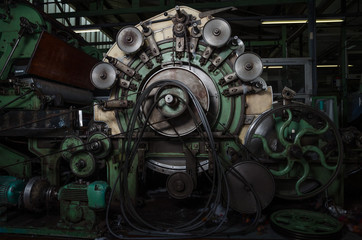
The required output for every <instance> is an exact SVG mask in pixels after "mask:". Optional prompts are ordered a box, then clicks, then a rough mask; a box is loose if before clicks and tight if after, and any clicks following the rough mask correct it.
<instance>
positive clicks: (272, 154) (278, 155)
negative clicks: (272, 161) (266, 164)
mask: <svg viewBox="0 0 362 240" xmlns="http://www.w3.org/2000/svg"><path fill="white" fill-rule="evenodd" d="M253 138H259V139H260V140H261V141H262V143H263V148H264V151H265V152H266V153H267V154H268V155H269V156H270V157H272V158H277V159H282V158H285V157H286V155H287V149H284V151H283V152H280V153H278V152H273V151H272V150H271V149H270V148H269V145H268V143H267V141H266V139H265V137H263V136H261V135H259V134H254V135H253Z"/></svg>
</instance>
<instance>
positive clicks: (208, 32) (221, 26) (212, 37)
mask: <svg viewBox="0 0 362 240" xmlns="http://www.w3.org/2000/svg"><path fill="white" fill-rule="evenodd" d="M230 36H231V27H230V25H229V23H228V22H227V21H225V20H224V19H221V18H214V19H211V20H209V21H208V22H207V23H206V24H205V26H204V29H203V31H202V37H203V38H204V40H205V42H206V43H207V44H209V45H210V46H212V47H222V46H224V45H225V44H226V43H227V42H228V41H229V39H230Z"/></svg>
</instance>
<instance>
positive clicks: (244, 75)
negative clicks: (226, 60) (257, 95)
mask: <svg viewBox="0 0 362 240" xmlns="http://www.w3.org/2000/svg"><path fill="white" fill-rule="evenodd" d="M234 71H235V72H236V75H237V76H238V77H239V78H240V79H241V80H243V81H246V82H249V81H252V80H254V79H256V78H257V77H259V76H260V75H261V74H262V72H263V63H262V61H261V58H260V57H259V56H258V55H256V54H254V53H244V54H242V55H240V56H239V57H238V58H237V59H236V61H235V64H234Z"/></svg>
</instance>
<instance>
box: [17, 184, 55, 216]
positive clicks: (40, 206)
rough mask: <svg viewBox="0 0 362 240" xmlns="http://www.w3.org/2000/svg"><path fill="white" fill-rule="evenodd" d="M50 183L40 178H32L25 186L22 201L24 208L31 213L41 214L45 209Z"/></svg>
mask: <svg viewBox="0 0 362 240" xmlns="http://www.w3.org/2000/svg"><path fill="white" fill-rule="evenodd" d="M49 187H50V183H49V182H48V181H47V180H45V179H43V178H41V177H33V178H31V179H30V180H29V182H28V183H27V184H26V186H25V189H24V193H23V201H24V207H25V208H26V209H28V210H29V211H32V212H41V211H43V210H45V208H46V202H47V197H46V196H47V194H46V192H47V191H48V190H49Z"/></svg>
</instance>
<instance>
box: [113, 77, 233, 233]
mask: <svg viewBox="0 0 362 240" xmlns="http://www.w3.org/2000/svg"><path fill="white" fill-rule="evenodd" d="M161 82H162V83H160V82H157V83H155V84H154V85H152V88H151V86H150V87H149V88H147V89H146V90H149V89H153V88H154V87H157V86H159V85H161V84H167V83H169V81H161ZM172 82H174V81H172ZM181 85H183V84H181ZM183 87H186V89H187V86H183ZM188 90H189V89H188ZM148 92H150V90H149V91H148ZM189 92H191V90H189ZM144 93H145V92H144ZM191 94H192V92H191ZM146 95H148V93H146V94H145V95H141V96H140V98H139V99H138V101H137V103H136V106H135V108H134V110H135V111H134V112H133V114H132V115H131V117H130V122H129V127H130V128H128V131H127V132H132V129H133V128H134V125H135V119H136V116H137V115H138V112H139V109H140V108H139V106H140V105H141V103H142V101H143V100H144V98H145V96H146ZM191 98H192V100H193V102H194V104H195V105H196V108H197V111H198V112H199V114H201V115H200V118H201V120H202V122H203V125H204V126H205V129H206V132H207V133H208V136H209V138H210V143H211V144H210V146H211V148H212V150H213V155H214V158H215V160H216V162H217V155H216V151H215V148H214V146H215V145H214V141H213V136H212V132H211V129H210V126H209V125H208V122H207V119H206V116H205V115H204V113H203V110H202V107H201V105H200V104H199V102H198V101H197V99H196V97H192V95H191ZM195 101H196V102H195ZM135 113H136V114H135ZM145 127H146V124H145V125H144V128H145ZM139 137H141V135H140V136H139ZM130 140H131V138H130V137H129V138H128V142H130ZM136 145H137V144H133V147H134V148H133V150H134V149H137V148H136ZM124 150H126V154H127V155H128V156H127V157H128V159H126V162H125V164H124V165H125V166H124V167H123V170H124V174H123V178H124V181H123V184H124V188H128V185H127V177H126V175H127V174H128V168H129V167H130V163H131V161H132V158H133V157H134V156H132V155H134V154H135V151H130V150H132V149H131V148H130V144H128V146H127V147H125V148H124ZM123 156H124V155H123ZM129 157H131V158H129ZM219 166H220V165H219ZM217 169H218V168H217ZM125 171H127V172H125ZM221 173H222V174H223V171H221ZM223 179H225V178H223ZM118 181H119V180H118ZM220 181H221V180H219V182H220ZM218 185H219V186H221V184H218ZM220 189H221V188H220ZM126 192H127V191H126ZM227 192H228V191H227ZM220 196H221V190H218V191H217V198H220ZM122 199H123V198H122ZM215 208H216V206H214V209H215ZM227 211H228V209H227ZM225 219H226V216H224V218H223V219H222V221H221V222H220V224H219V225H218V227H217V228H215V230H213V231H211V232H209V233H207V234H210V233H213V232H215V231H217V230H218V229H219V228H220V227H221V225H222V224H223V222H224V221H225ZM108 226H109V224H108ZM112 232H113V231H112ZM147 233H150V232H149V231H147ZM151 233H155V232H151ZM156 233H157V234H162V235H165V232H156ZM166 235H169V234H166ZM171 235H173V236H175V235H177V238H180V235H179V234H175V233H172V234H171ZM203 235H205V234H203ZM187 236H188V237H189V236H191V235H190V234H187ZM192 236H195V234H192ZM205 236H206V235H205ZM116 237H119V236H116ZM122 238H124V237H123V236H122ZM167 238H169V236H168V237H167ZM132 239H134V238H132Z"/></svg>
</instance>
